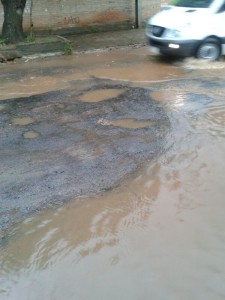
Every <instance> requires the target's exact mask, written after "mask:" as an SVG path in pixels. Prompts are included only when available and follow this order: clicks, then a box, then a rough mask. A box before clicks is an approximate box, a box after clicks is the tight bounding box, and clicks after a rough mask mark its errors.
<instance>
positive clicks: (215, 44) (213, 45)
mask: <svg viewBox="0 0 225 300" xmlns="http://www.w3.org/2000/svg"><path fill="white" fill-rule="evenodd" d="M220 51H221V49H220V43H219V41H217V40H216V39H207V40H205V41H204V42H202V43H201V45H200V46H199V47H198V50H197V53H196V57H197V58H199V59H203V60H209V61H214V60H217V59H218V58H219V57H220Z"/></svg>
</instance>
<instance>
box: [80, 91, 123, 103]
mask: <svg viewBox="0 0 225 300" xmlns="http://www.w3.org/2000/svg"><path fill="white" fill-rule="evenodd" d="M123 92H124V90H123V89H100V90H95V91H90V92H87V93H85V94H84V95H82V96H80V100H81V101H83V102H100V101H104V100H107V99H110V98H114V97H118V96H119V95H120V94H122V93H123Z"/></svg>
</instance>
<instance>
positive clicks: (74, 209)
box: [0, 85, 225, 300]
mask: <svg viewBox="0 0 225 300" xmlns="http://www.w3.org/2000/svg"><path fill="white" fill-rule="evenodd" d="M194 88H195V87H193V89H194ZM210 93H213V92H212V91H211V92H209V93H208V91H207V92H206V90H204V89H202V90H201V91H200V94H201V97H198V95H196V94H190V87H189V88H188V87H187V86H185V85H183V86H182V87H181V86H179V87H174V86H173V87H171V88H170V89H168V88H164V87H163V86H162V87H160V88H159V89H157V91H152V92H150V95H151V96H152V97H153V98H154V99H155V100H156V101H160V103H161V104H162V106H164V107H165V109H166V110H167V113H168V116H169V118H170V121H171V124H172V130H171V132H170V134H169V135H168V136H167V138H166V141H165V151H164V154H163V155H162V156H160V157H158V158H157V159H155V160H153V161H151V162H146V166H145V167H144V168H143V169H142V170H139V171H138V173H137V174H136V176H134V178H133V179H132V180H130V181H127V182H124V183H123V185H122V186H121V187H120V188H117V189H115V190H113V191H112V192H109V193H106V194H104V195H101V196H99V197H96V198H91V199H76V201H74V202H73V201H72V202H70V203H69V204H67V205H65V206H63V207H61V208H59V209H57V210H49V211H47V212H43V213H42V214H39V215H38V216H35V217H32V218H29V219H27V220H25V221H24V222H23V223H22V224H20V225H19V226H18V227H17V228H14V229H13V230H12V231H11V232H9V233H8V235H7V236H6V237H5V238H4V240H3V241H2V243H1V248H0V262H1V267H0V299H10V300H11V299H12V300H14V299H23V300H32V299H74V300H77V299H78V300H83V299H88V300H89V299H96V300H99V299H107V300H108V299H112V300H115V299H123V300H124V299H127V300H137V299H143V300H146V299H157V300H161V299H162V300H164V299H171V300H180V299H182V300H189V299H200V300H211V299H216V300H219V299H221V300H222V299H225V285H224V278H225V231H224V227H225V201H224V194H225V186H224V170H225V159H224V153H225V129H224V128H225V102H224V99H223V97H222V95H221V90H220V92H217V93H216V97H214V98H212V97H209V96H208V95H209V94H210ZM129 122H131V121H130V120H128V123H127V127H129V126H130V128H133V127H132V126H131V125H130V124H129ZM117 125H118V124H117ZM119 125H122V126H125V125H126V121H124V120H123V124H119ZM132 125H133V123H132ZM133 126H134V125H133ZM109 173H110V172H109Z"/></svg>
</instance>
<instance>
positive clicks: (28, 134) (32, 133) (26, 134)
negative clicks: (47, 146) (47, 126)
mask: <svg viewBox="0 0 225 300" xmlns="http://www.w3.org/2000/svg"><path fill="white" fill-rule="evenodd" d="M38 136H39V133H38V132H35V131H26V132H24V134H23V137H24V138H25V139H35V138H36V137H38Z"/></svg>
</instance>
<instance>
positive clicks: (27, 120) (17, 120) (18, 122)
mask: <svg viewBox="0 0 225 300" xmlns="http://www.w3.org/2000/svg"><path fill="white" fill-rule="evenodd" d="M33 122H34V120H33V119H32V118H30V117H24V118H13V119H12V123H13V124H14V125H21V126H23V125H29V124H31V123H33Z"/></svg>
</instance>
